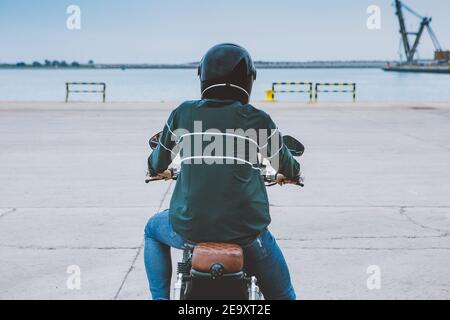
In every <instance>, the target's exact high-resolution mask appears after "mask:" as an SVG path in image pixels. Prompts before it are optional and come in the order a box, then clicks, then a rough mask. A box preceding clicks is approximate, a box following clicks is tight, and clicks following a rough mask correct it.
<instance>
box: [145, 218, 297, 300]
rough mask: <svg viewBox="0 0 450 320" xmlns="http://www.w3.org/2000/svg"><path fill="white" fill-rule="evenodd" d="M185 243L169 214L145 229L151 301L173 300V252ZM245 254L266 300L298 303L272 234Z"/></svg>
mask: <svg viewBox="0 0 450 320" xmlns="http://www.w3.org/2000/svg"><path fill="white" fill-rule="evenodd" d="M185 243H186V241H185V240H184V239H183V238H182V237H181V236H180V235H179V234H177V233H176V232H175V231H174V230H173V228H172V225H171V224H170V221H169V210H165V211H162V212H160V213H157V214H155V215H154V216H153V217H151V218H150V220H149V221H148V223H147V226H146V227H145V247H144V263H145V270H146V271H147V278H148V282H149V286H150V291H151V294H152V298H153V299H154V300H168V299H169V298H170V280H171V277H172V259H171V256H170V248H171V247H173V248H177V249H180V250H182V249H183V248H184V246H185ZM242 248H243V250H244V257H245V259H244V261H245V266H244V268H245V270H246V272H247V273H248V274H249V275H252V276H256V278H257V279H258V285H259V287H260V289H261V291H262V293H263V294H264V297H265V299H266V300H295V298H296V296H295V291H294V288H293V287H292V283H291V277H290V275H289V270H288V267H287V264H286V261H285V260H284V257H283V253H282V252H281V250H280V248H279V247H278V245H277V243H276V241H275V239H274V237H273V236H272V234H271V233H270V232H269V231H268V230H265V231H263V232H262V233H261V234H260V235H259V236H258V237H257V238H256V239H255V240H254V241H253V242H251V243H250V244H249V245H246V246H243V247H242Z"/></svg>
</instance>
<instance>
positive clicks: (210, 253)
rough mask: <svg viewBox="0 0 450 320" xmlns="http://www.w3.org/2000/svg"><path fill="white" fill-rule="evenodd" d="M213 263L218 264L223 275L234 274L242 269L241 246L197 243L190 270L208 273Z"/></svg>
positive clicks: (242, 255)
mask: <svg viewBox="0 0 450 320" xmlns="http://www.w3.org/2000/svg"><path fill="white" fill-rule="evenodd" d="M214 263H220V264H221V265H222V266H223V267H224V272H225V273H236V272H240V271H242V269H243V267H244V253H243V251H242V248H241V246H239V245H237V244H229V243H213V242H208V243H199V244H197V245H196V246H195V248H194V252H193V255H192V268H193V269H195V270H197V271H200V272H209V271H210V268H211V266H212V265H213V264H214Z"/></svg>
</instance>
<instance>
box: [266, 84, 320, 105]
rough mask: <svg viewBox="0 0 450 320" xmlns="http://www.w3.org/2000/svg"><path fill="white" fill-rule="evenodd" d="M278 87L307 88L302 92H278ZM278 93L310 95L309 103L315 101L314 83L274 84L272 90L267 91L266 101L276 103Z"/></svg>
mask: <svg viewBox="0 0 450 320" xmlns="http://www.w3.org/2000/svg"><path fill="white" fill-rule="evenodd" d="M276 86H306V89H302V90H276ZM276 93H309V101H312V99H313V83H312V82H274V83H272V90H267V91H266V100H267V101H275V94H276Z"/></svg>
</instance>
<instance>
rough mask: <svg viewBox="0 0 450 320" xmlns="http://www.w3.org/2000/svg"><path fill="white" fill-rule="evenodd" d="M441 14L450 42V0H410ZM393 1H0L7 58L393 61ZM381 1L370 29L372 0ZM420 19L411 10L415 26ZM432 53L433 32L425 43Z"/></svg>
mask: <svg viewBox="0 0 450 320" xmlns="http://www.w3.org/2000/svg"><path fill="white" fill-rule="evenodd" d="M406 2H407V4H408V5H409V6H410V7H412V8H414V9H415V10H416V11H417V12H419V13H420V14H422V15H430V16H432V17H433V23H432V26H433V29H434V31H435V33H436V35H437V37H438V38H439V40H440V42H441V45H442V46H443V47H444V49H445V48H447V49H448V48H450V35H449V30H450V19H448V17H449V13H450V1H449V0H406ZM391 4H392V0H378V1H377V0H339V1H336V0H310V1H303V0H277V1H268V0H227V1H218V0H190V1H188V0H160V1H156V0H0V62H17V61H25V62H32V61H35V60H37V61H43V60H44V59H49V60H54V59H56V60H67V61H79V62H87V61H88V60H90V59H92V60H94V61H96V62H98V63H185V62H194V61H199V60H200V59H201V57H202V55H203V54H204V53H205V52H206V50H207V49H208V48H209V47H211V46H213V45H214V44H217V43H222V42H233V43H238V44H241V45H242V46H244V47H246V48H247V49H248V50H249V51H250V53H251V54H252V56H253V58H254V60H266V61H267V60H269V61H311V60H366V59H369V60H371V59H373V60H392V59H397V58H398V51H399V39H400V36H399V34H398V29H399V28H398V22H397V20H396V19H397V18H396V16H395V14H394V8H393V7H392V5H391ZM70 5H77V6H79V8H80V9H81V15H80V21H81V29H79V30H69V29H68V28H67V26H66V21H67V19H68V18H69V14H67V12H66V11H67V7H68V6H70ZM370 5H377V6H379V7H380V9H381V11H380V12H381V20H380V21H381V28H380V29H376V30H371V29H369V28H368V27H367V25H366V22H367V20H368V18H369V14H368V13H367V8H368V6H370ZM418 25H419V21H418V19H416V18H413V17H412V16H410V15H408V16H407V26H408V27H409V28H411V29H413V30H414V29H416V28H418ZM419 53H420V57H421V58H430V57H431V56H432V53H433V47H432V44H431V41H430V40H429V37H427V36H426V37H425V39H424V40H423V43H422V45H421V47H420V50H419Z"/></svg>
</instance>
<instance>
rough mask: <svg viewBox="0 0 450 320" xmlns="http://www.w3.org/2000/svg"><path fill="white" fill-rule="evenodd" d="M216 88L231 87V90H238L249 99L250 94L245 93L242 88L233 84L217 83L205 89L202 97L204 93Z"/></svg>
mask: <svg viewBox="0 0 450 320" xmlns="http://www.w3.org/2000/svg"><path fill="white" fill-rule="evenodd" d="M217 87H232V88H236V89H239V90H241V91H243V92H244V93H245V94H246V95H247V96H248V97H249V98H250V94H249V93H248V92H247V90H245V89H244V88H242V87H239V86H237V85H235V84H232V83H218V84H213V85H212V86H209V87H208V88H206V89H205V90H203V91H202V96H203V95H204V94H205V92H206V91H208V90H210V89H213V88H217Z"/></svg>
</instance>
